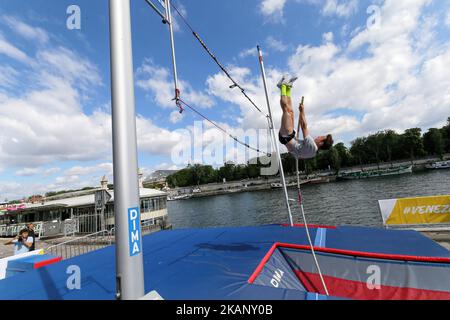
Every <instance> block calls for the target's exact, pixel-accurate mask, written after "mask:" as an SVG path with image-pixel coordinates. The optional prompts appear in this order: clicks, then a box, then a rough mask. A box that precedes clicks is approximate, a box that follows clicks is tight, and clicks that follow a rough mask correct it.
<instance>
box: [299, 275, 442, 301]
mask: <svg viewBox="0 0 450 320" xmlns="http://www.w3.org/2000/svg"><path fill="white" fill-rule="evenodd" d="M295 274H296V275H297V277H298V279H299V280H300V281H301V283H302V284H303V285H304V287H305V289H306V290H307V291H308V292H315V293H320V294H323V295H325V294H326V293H325V290H324V289H323V285H322V282H321V280H320V276H319V275H318V274H316V273H309V272H302V271H298V270H295ZM323 278H324V281H325V283H326V285H327V289H328V291H329V293H330V295H331V296H334V297H341V298H350V299H356V300H450V292H445V291H434V290H425V289H415V288H400V287H392V286H383V285H382V286H380V288H379V289H373V290H371V289H369V288H368V286H367V284H366V283H364V282H359V281H354V280H346V279H341V278H335V277H331V276H326V275H324V276H323Z"/></svg>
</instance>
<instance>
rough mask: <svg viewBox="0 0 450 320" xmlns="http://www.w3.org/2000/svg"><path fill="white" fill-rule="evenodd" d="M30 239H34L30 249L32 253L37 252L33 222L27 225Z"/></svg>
mask: <svg viewBox="0 0 450 320" xmlns="http://www.w3.org/2000/svg"><path fill="white" fill-rule="evenodd" d="M27 230H28V237H32V238H33V244H32V245H31V247H30V251H34V250H36V234H35V233H34V224H33V223H32V222H30V223H28V224H27Z"/></svg>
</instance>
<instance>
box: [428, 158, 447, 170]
mask: <svg viewBox="0 0 450 320" xmlns="http://www.w3.org/2000/svg"><path fill="white" fill-rule="evenodd" d="M425 168H427V169H428V170H441V169H450V160H448V161H437V162H433V163H429V164H427V165H426V166H425Z"/></svg>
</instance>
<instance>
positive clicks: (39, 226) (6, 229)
mask: <svg viewBox="0 0 450 320" xmlns="http://www.w3.org/2000/svg"><path fill="white" fill-rule="evenodd" d="M33 224H34V233H35V234H36V235H38V236H40V235H41V234H42V230H43V223H42V222H36V223H33ZM26 227H27V225H26V224H24V223H21V224H13V225H1V226H0V237H2V238H9V237H15V236H17V235H18V234H19V232H20V230H22V229H25V228H26Z"/></svg>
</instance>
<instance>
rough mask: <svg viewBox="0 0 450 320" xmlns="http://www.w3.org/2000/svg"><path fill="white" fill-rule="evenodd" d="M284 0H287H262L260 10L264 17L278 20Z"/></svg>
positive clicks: (284, 3) (285, 0)
mask: <svg viewBox="0 0 450 320" xmlns="http://www.w3.org/2000/svg"><path fill="white" fill-rule="evenodd" d="M286 2H287V0H262V2H261V5H260V11H261V13H262V14H263V15H264V16H266V17H271V18H273V19H275V20H279V19H281V18H282V17H283V9H284V6H285V5H286Z"/></svg>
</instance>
